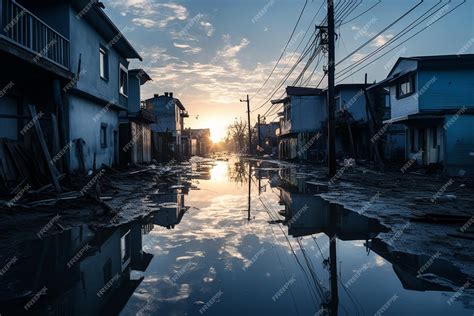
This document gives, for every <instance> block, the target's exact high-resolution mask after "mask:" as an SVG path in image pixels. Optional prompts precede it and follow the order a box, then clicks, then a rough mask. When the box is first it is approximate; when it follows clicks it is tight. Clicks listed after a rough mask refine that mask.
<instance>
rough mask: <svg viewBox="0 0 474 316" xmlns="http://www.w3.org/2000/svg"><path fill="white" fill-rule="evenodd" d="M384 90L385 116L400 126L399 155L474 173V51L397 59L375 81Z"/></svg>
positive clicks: (451, 170)
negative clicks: (401, 142)
mask: <svg viewBox="0 0 474 316" xmlns="http://www.w3.org/2000/svg"><path fill="white" fill-rule="evenodd" d="M377 86H379V87H388V88H389V91H390V107H391V118H390V119H389V120H387V121H386V122H385V123H386V124H402V125H403V126H404V127H405V137H406V146H405V158H406V159H407V160H411V161H413V162H416V163H418V164H419V165H424V166H427V165H431V164H439V165H440V166H442V167H443V169H444V171H445V172H446V173H447V174H449V175H451V176H462V175H472V174H474V116H473V114H474V111H473V110H474V89H473V87H474V55H444V56H421V57H402V58H399V60H398V61H397V63H396V64H395V66H394V67H393V69H392V70H391V71H390V73H389V74H388V76H387V78H386V79H385V80H384V81H382V82H380V83H378V84H377Z"/></svg>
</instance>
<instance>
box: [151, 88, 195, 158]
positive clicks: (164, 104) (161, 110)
mask: <svg viewBox="0 0 474 316" xmlns="http://www.w3.org/2000/svg"><path fill="white" fill-rule="evenodd" d="M145 102H146V107H147V108H153V110H154V112H155V116H156V123H155V124H153V125H152V131H153V139H152V142H153V151H154V158H156V159H157V160H161V161H163V160H170V159H173V158H174V159H184V158H185V157H184V150H185V148H184V146H183V139H182V135H183V131H184V118H186V117H189V115H188V112H187V111H186V108H185V107H184V105H183V104H182V103H181V101H180V100H179V99H176V98H174V96H173V93H172V92H170V93H168V92H165V94H164V95H161V96H160V95H158V94H155V95H154V97H153V98H151V99H148V100H146V101H145Z"/></svg>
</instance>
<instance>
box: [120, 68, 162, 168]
mask: <svg viewBox="0 0 474 316" xmlns="http://www.w3.org/2000/svg"><path fill="white" fill-rule="evenodd" d="M129 75H130V77H129V96H128V112H121V113H120V114H121V117H120V140H119V143H120V146H119V147H120V163H121V164H129V163H132V164H139V163H143V162H150V161H151V129H150V124H152V123H154V122H155V116H154V113H153V109H147V108H146V107H144V106H142V103H141V93H140V87H141V86H142V85H143V84H145V83H146V82H147V81H149V80H151V78H150V76H148V74H147V73H146V72H145V71H144V70H143V69H135V70H130V71H129Z"/></svg>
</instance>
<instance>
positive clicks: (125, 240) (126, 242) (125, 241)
mask: <svg viewBox="0 0 474 316" xmlns="http://www.w3.org/2000/svg"><path fill="white" fill-rule="evenodd" d="M130 257H131V253H130V231H128V232H127V233H125V235H123V236H122V238H120V259H121V264H122V271H123V270H125V268H127V266H128V265H129V264H130Z"/></svg>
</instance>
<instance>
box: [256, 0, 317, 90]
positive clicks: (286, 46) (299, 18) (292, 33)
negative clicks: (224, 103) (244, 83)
mask: <svg viewBox="0 0 474 316" xmlns="http://www.w3.org/2000/svg"><path fill="white" fill-rule="evenodd" d="M307 5H308V0H305V3H304V6H303V9H302V10H301V13H300V15H299V17H298V20H297V21H296V25H295V27H294V28H293V31H292V32H291V35H290V38H289V39H288V41H287V42H286V45H285V47H284V48H283V51H282V52H281V54H280V57H279V58H278V60H277V62H276V64H275V66H274V67H273V69H272V71H271V72H270V74H269V75H268V77H267V79H266V80H265V82H264V83H263V85H262V86H261V87H260V88H259V89H258V91H257V92H255V94H254V95H253V96H252V97H251V98H250V99H253V98H254V97H255V96H256V95H258V93H259V92H260V91H262V89H263V87H265V85H266V84H267V83H268V80H270V77H271V76H272V75H273V73H274V72H275V69H276V67H277V66H278V64H279V63H280V61H281V59H282V58H283V55H284V54H285V51H286V49H287V48H288V45H289V44H290V41H291V39H292V38H293V35H294V34H295V31H296V28H297V27H298V24H299V23H300V21H301V17H302V16H303V13H304V10H305V9H306V6H307Z"/></svg>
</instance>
